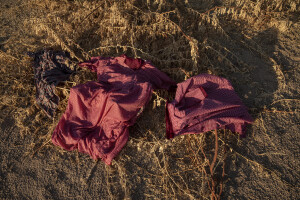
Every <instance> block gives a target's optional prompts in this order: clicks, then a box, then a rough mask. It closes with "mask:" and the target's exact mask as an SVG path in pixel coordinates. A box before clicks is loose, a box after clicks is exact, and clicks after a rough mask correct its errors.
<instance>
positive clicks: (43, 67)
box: [29, 50, 75, 118]
mask: <svg viewBox="0 0 300 200" xmlns="http://www.w3.org/2000/svg"><path fill="white" fill-rule="evenodd" d="M29 55H30V56H31V57H33V58H34V61H33V69H34V79H35V85H36V102H37V104H38V105H39V106H40V107H41V108H42V109H43V110H44V111H45V113H46V114H47V115H48V117H50V118H53V116H54V114H55V111H56V109H57V106H58V102H59V97H58V96H56V94H55V86H57V85H58V83H59V82H61V81H66V80H68V78H69V76H70V75H71V74H72V73H73V72H74V71H75V67H74V66H73V65H72V62H71V60H70V57H69V55H68V54H67V53H66V52H62V51H53V50H42V51H38V52H36V53H29Z"/></svg>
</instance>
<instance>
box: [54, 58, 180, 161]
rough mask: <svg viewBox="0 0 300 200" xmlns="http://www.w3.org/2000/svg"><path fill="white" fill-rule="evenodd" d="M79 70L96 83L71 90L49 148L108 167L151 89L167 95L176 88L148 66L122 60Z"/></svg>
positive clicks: (97, 61)
mask: <svg viewBox="0 0 300 200" xmlns="http://www.w3.org/2000/svg"><path fill="white" fill-rule="evenodd" d="M79 65H80V66H81V67H87V68H89V69H91V70H92V71H94V72H97V77H98V81H97V82H88V83H86V84H81V85H77V86H75V87H73V88H71V90H70V97H69V101H68V106H67V108H66V111H65V113H64V114H63V115H62V117H61V119H60V121H59V123H58V125H57V127H56V128H55V130H54V133H53V135H52V142H53V143H54V144H55V145H57V146H60V147H62V148H64V149H66V150H74V149H78V150H79V151H80V152H83V153H87V154H89V155H91V157H92V158H93V159H97V158H101V159H102V160H103V161H104V162H105V163H106V164H107V165H110V164H111V161H112V159H113V158H114V157H115V156H116V155H117V154H118V153H119V152H120V151H121V149H122V148H123V147H124V145H125V144H126V142H127V140H128V136H129V133H128V127H129V126H131V125H133V124H134V123H135V121H136V118H137V114H138V113H139V111H141V109H142V108H143V107H144V106H145V105H146V103H147V102H148V101H149V99H150V98H151V94H152V89H158V88H164V89H169V88H170V86H171V85H175V83H174V82H173V81H172V80H171V79H170V78H169V77H168V76H167V75H166V74H164V73H163V72H161V71H159V70H158V69H156V68H155V67H154V66H153V65H151V63H150V62H148V61H144V60H141V59H132V58H128V57H127V56H125V55H122V56H120V57H115V58H111V57H109V58H104V57H93V58H92V59H91V60H90V61H87V62H84V63H81V64H79Z"/></svg>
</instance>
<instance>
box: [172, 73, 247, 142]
mask: <svg viewBox="0 0 300 200" xmlns="http://www.w3.org/2000/svg"><path fill="white" fill-rule="evenodd" d="M252 122H253V119H252V118H251V116H250V115H249V113H248V110H247V108H246V106H244V104H243V103H242V101H241V99H240V98H239V97H238V96H237V94H236V93H235V92H234V89H233V87H232V86H231V84H230V82H229V81H228V80H227V79H225V78H221V77H218V76H214V75H209V74H200V75H198V76H194V77H192V78H190V79H188V80H186V81H184V82H182V83H179V84H177V91H176V96H175V100H174V101H172V102H170V103H167V106H166V127H167V138H168V139H170V138H173V137H175V136H178V135H185V134H197V133H203V132H206V131H211V130H216V129H229V130H231V131H232V132H237V133H239V134H241V135H244V134H245V126H246V124H248V123H252Z"/></svg>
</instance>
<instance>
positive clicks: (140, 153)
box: [0, 0, 300, 199]
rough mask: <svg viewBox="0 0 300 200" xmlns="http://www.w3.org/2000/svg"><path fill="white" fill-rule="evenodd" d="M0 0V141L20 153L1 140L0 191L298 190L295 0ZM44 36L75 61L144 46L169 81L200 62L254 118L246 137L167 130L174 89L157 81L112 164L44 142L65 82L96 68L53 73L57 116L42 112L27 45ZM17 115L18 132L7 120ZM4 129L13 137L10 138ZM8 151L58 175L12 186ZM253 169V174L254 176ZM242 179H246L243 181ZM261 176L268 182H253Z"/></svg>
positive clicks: (147, 195) (18, 194)
mask: <svg viewBox="0 0 300 200" xmlns="http://www.w3.org/2000/svg"><path fill="white" fill-rule="evenodd" d="M0 9H1V12H0V76H1V80H0V82H1V85H0V86H1V87H0V94H1V95H0V111H1V112H0V123H1V124H2V125H1V127H2V132H3V134H2V133H1V134H2V135H3V137H1V142H0V144H1V147H0V148H8V147H11V145H10V144H4V143H8V142H9V141H10V142H12V143H13V144H15V141H19V142H17V143H19V144H18V145H19V146H18V147H19V148H20V149H22V153H21V156H20V157H18V156H15V157H14V155H15V154H13V156H12V157H10V156H7V155H8V154H5V152H6V151H4V150H2V151H1V152H0V155H1V156H2V157H1V158H2V159H4V160H3V164H2V165H1V171H0V172H3V173H2V174H3V175H2V176H1V179H0V183H1V185H2V186H0V197H3V198H8V199H10V198H11V199H22V197H26V198H30V199H35V198H37V199H41V198H44V199H47V198H50V199H66V198H72V199H81V198H82V199H92V198H97V199H98V198H99V196H100V198H103V199H223V198H225V197H226V198H228V199H230V198H232V199H261V198H264V197H265V198H269V199H275V198H276V197H280V198H278V199H284V197H286V199H291V198H295V199H296V196H297V193H299V183H298V182H297V180H298V179H299V178H300V177H299V167H298V166H299V164H300V163H299V148H298V147H297V146H298V145H299V144H297V141H298V143H299V127H298V126H297V125H296V123H297V121H298V123H299V87H298V86H297V82H299V78H300V74H299V72H300V71H299V63H300V60H299V53H300V51H299V48H300V47H299V42H300V36H299V31H300V29H299V27H300V24H299V12H300V7H299V0H286V1H283V0H276V1H275V0H226V1H218V0H214V1H211V0H185V1H180V0H175V1H169V0H155V1H150V0H147V1H146V0H144V1H143V0H140V1H137V0H129V1H117V0H103V1H88V0H73V1H72V0H51V1H50V0H46V1H45V0H24V1H16V2H13V3H11V2H9V1H5V0H0ZM42 48H54V49H59V50H65V51H67V52H69V53H70V54H71V57H72V59H73V60H74V61H75V62H80V61H83V60H87V59H89V58H90V57H91V56H98V55H103V56H117V55H120V54H123V53H124V54H127V55H129V56H132V57H140V58H143V59H147V60H151V61H152V62H153V63H154V65H155V66H156V67H157V68H159V69H160V70H162V71H164V72H166V73H167V74H168V75H169V76H170V77H172V78H173V79H174V80H176V81H177V82H181V81H183V80H185V79H187V78H188V77H191V76H193V75H196V74H199V73H210V74H215V75H219V76H223V77H226V78H228V79H229V80H230V81H231V82H232V84H233V85H234V87H235V88H236V91H237V93H238V94H239V96H241V97H242V99H243V101H244V102H245V104H246V105H247V106H248V107H249V109H250V113H251V114H252V116H253V117H254V118H255V123H254V124H253V126H251V127H249V131H248V137H247V138H246V139H240V138H238V136H237V135H236V134H234V133H231V132H229V131H225V130H220V131H216V132H209V133H204V134H199V135H187V136H183V137H177V138H175V139H173V140H172V141H168V140H166V139H165V122H164V105H165V101H166V99H168V98H169V99H172V98H173V97H172V95H171V94H167V93H165V92H162V91H156V92H155V93H154V94H153V99H152V101H151V102H150V105H148V107H147V108H146V109H145V111H144V112H143V113H142V115H141V116H140V118H139V120H138V121H137V123H136V125H134V126H133V127H132V128H131V129H130V139H129V142H128V144H127V146H126V147H125V148H124V149H123V150H122V152H121V154H120V155H119V156H118V157H117V158H116V160H115V161H114V162H113V164H112V166H105V165H104V164H103V163H101V162H94V161H93V160H91V159H90V158H89V157H88V156H87V155H82V154H80V153H78V152H66V151H63V150H61V149H59V148H58V147H54V146H53V145H52V144H51V141H50V138H51V134H52V131H53V128H54V127H55V126H56V124H57V122H58V120H59V118H60V115H61V114H62V113H63V112H64V110H65V107H66V105H67V101H68V95H69V89H70V88H71V87H73V86H75V85H77V84H80V83H85V82H87V81H89V80H96V77H95V74H92V73H90V72H89V71H87V70H84V69H81V70H80V71H78V73H77V74H76V75H74V76H72V77H71V80H70V81H66V82H65V83H63V84H61V85H59V86H58V87H57V93H58V95H59V96H60V104H59V109H58V112H57V114H56V116H55V119H54V120H50V119H48V118H47V117H46V115H45V114H44V113H43V112H42V111H41V110H40V108H39V107H38V106H37V105H36V104H35V98H34V97H35V88H34V80H33V70H32V67H31V63H30V62H31V60H30V58H29V57H28V56H27V55H26V52H28V51H36V50H40V49H42ZM151 104H152V105H151ZM8 119H9V120H10V121H12V124H11V125H9V124H10V123H9V122H8V121H7V120H8ZM14 126H15V127H17V129H13V130H14V131H16V134H12V133H11V131H12V130H11V129H7V127H14ZM9 135H13V137H15V138H17V139H7V138H9ZM11 148H15V147H11ZM297 154H298V156H297ZM8 158H11V159H13V160H16V163H15V167H16V168H17V169H19V168H20V167H22V166H23V165H24V166H25V168H26V170H27V171H30V169H36V171H37V172H38V174H40V176H43V174H47V173H50V174H51V173H53V174H55V175H56V178H53V177H52V176H51V175H49V174H48V175H45V176H46V177H52V178H49V181H48V182H47V184H46V185H43V184H41V186H34V188H37V189H35V190H38V191H41V194H40V196H34V193H32V195H31V192H28V191H31V189H28V188H27V187H26V188H27V189H25V190H22V191H20V190H18V188H14V187H12V185H13V182H14V181H18V178H16V179H14V178H11V177H14V175H10V174H9V173H15V171H14V167H13V165H14V164H11V165H9V164H8V163H12V161H9V160H7V159H8ZM5 159H6V160H5ZM287 160H288V161H287ZM284 161H286V163H284ZM4 162H7V163H6V164H5V163H4ZM31 162H32V163H40V165H41V166H43V167H41V168H39V167H37V166H32V165H31V164H30V163H31ZM24 163H25V164H24ZM26 163H27V164H26ZM36 167H37V168H36ZM46 168H47V169H46ZM66 168H68V169H66ZM239 168H244V169H245V171H243V170H242V171H241V169H239ZM20 169H21V168H20ZM15 170H16V169H15ZM247 170H248V171H247ZM20 171H22V170H20ZM61 174H63V175H61ZM24 176H25V175H24ZM59 176H64V178H61V179H60V178H57V177H59ZM239 176H241V177H239ZM248 176H249V177H248ZM16 177H18V176H16ZM248 178H249V179H250V181H249V180H248ZM265 178H267V179H268V180H265ZM35 179H36V180H41V178H40V177H39V176H35V178H33V180H32V181H33V182H34V181H36V180H35ZM42 179H43V178H42ZM254 179H258V180H259V181H260V182H258V183H253V182H251V181H255V180H254ZM30 180H31V179H30ZM55 180H56V181H55ZM57 180H60V181H62V183H57ZM247 180H248V182H247ZM9 181H11V182H12V183H11V182H9ZM19 181H20V184H22V183H21V182H22V180H19ZM64 181H65V182H64ZM4 182H7V183H4ZM243 182H246V183H248V184H249V182H251V183H252V185H251V184H249V186H241V185H239V184H243ZM255 184H258V185H259V187H256V186H255ZM264 184H265V185H264ZM267 184H273V185H271V186H270V185H267ZM38 185H39V184H38ZM96 187H98V188H96ZM239 187H240V188H244V190H240V189H238V188H239ZM261 187H263V188H264V190H265V191H266V192H265V193H263V192H261V193H260V192H257V190H258V191H259V190H261V189H258V188H261ZM21 188H24V187H23V186H22V187H21ZM41 188H42V189H41ZM49 188H50V189H49ZM89 188H90V189H89ZM91 188H92V189H91ZM245 188H248V189H245ZM233 190H236V191H233ZM65 191H68V192H65ZM279 194H281V195H282V196H278V195H279ZM221 197H222V198H221Z"/></svg>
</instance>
